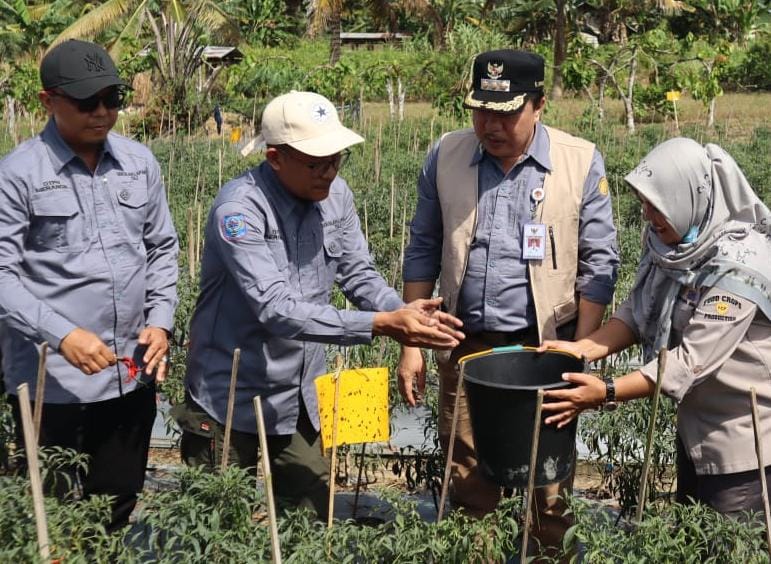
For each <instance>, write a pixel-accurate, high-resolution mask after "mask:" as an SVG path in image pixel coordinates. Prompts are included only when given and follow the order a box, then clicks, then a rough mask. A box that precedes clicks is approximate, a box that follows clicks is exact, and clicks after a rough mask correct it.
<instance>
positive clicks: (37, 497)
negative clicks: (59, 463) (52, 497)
mask: <svg viewBox="0 0 771 564" xmlns="http://www.w3.org/2000/svg"><path fill="white" fill-rule="evenodd" d="M16 391H17V392H18V394H19V407H20V409H21V422H22V427H23V430H24V448H25V449H26V451H27V453H26V454H27V469H28V470H29V482H30V485H31V486H32V504H33V506H34V509H35V526H36V528H37V545H38V549H39V551H40V558H42V559H43V560H44V561H48V560H49V559H50V557H51V553H50V547H49V544H48V524H47V523H46V512H45V505H44V503H43V482H42V481H41V479H40V463H39V462H38V457H37V439H36V437H35V428H34V427H35V424H34V422H33V421H32V410H31V409H30V406H29V386H27V384H21V385H20V386H19V387H17V388H16Z"/></svg>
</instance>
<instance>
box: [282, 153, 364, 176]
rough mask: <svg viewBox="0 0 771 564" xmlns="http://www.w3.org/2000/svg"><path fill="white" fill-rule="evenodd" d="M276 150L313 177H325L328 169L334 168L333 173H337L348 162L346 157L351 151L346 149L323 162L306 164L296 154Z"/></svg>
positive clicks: (306, 162)
mask: <svg viewBox="0 0 771 564" xmlns="http://www.w3.org/2000/svg"><path fill="white" fill-rule="evenodd" d="M278 150H279V151H280V152H282V153H284V154H285V155H286V156H288V157H289V158H290V159H292V160H295V161H297V162H299V163H301V164H302V165H304V166H305V168H306V169H308V172H310V173H311V174H312V175H313V176H323V175H325V174H326V173H327V172H328V171H329V169H330V168H332V167H334V169H335V171H339V170H340V169H341V168H342V167H343V165H344V164H345V161H347V160H348V157H349V156H350V155H351V151H350V150H348V149H346V150H344V151H341V152H339V153H337V154H336V155H334V156H332V157H330V158H328V159H324V160H323V161H313V162H308V161H305V160H303V159H301V158H300V157H299V156H298V155H297V154H296V153H294V152H290V151H288V150H286V149H283V148H278Z"/></svg>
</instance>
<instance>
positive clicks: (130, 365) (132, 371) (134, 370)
mask: <svg viewBox="0 0 771 564" xmlns="http://www.w3.org/2000/svg"><path fill="white" fill-rule="evenodd" d="M118 360H120V361H121V362H122V363H123V364H125V365H126V370H128V376H126V379H125V380H124V382H125V383H126V384H128V383H129V382H133V381H134V380H136V379H137V376H138V375H139V373H140V372H142V370H143V368H142V367H140V366H138V365H137V363H136V362H134V359H133V358H130V357H128V356H122V357H120V359H118Z"/></svg>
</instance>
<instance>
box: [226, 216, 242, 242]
mask: <svg viewBox="0 0 771 564" xmlns="http://www.w3.org/2000/svg"><path fill="white" fill-rule="evenodd" d="M222 232H223V235H225V238H226V239H240V238H241V237H243V236H244V235H246V220H244V214H242V213H237V214H234V215H226V216H225V217H223V218H222Z"/></svg>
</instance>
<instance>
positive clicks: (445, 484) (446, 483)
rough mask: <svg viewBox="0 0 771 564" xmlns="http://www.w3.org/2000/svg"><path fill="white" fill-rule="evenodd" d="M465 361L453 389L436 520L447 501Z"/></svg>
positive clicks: (438, 519) (440, 515) (461, 365)
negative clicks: (447, 441)
mask: <svg viewBox="0 0 771 564" xmlns="http://www.w3.org/2000/svg"><path fill="white" fill-rule="evenodd" d="M465 367H466V363H465V362H461V363H460V369H459V373H458V386H457V387H456V389H455V405H454V406H453V408H452V425H450V443H449V445H448V447H447V462H445V465H444V479H443V480H442V495H440V496H439V509H438V510H437V513H436V522H437V523H438V522H439V521H441V520H442V516H443V515H444V504H445V502H446V501H447V490H448V489H449V487H450V471H451V470H452V455H453V451H454V450H455V433H456V431H457V429H458V411H460V392H461V390H462V389H463V372H464V370H465Z"/></svg>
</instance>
